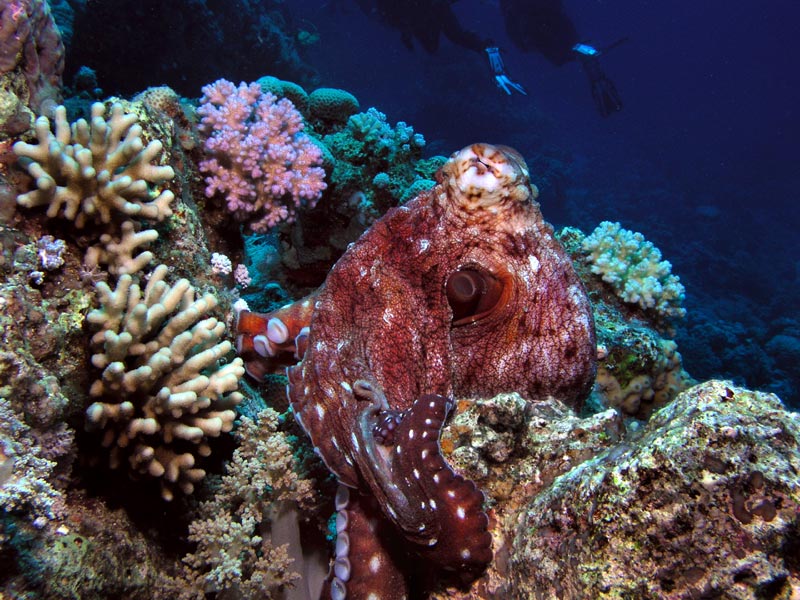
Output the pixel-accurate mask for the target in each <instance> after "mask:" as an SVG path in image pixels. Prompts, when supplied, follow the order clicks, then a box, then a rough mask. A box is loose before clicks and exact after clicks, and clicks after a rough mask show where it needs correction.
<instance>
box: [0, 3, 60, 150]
mask: <svg viewBox="0 0 800 600" xmlns="http://www.w3.org/2000/svg"><path fill="white" fill-rule="evenodd" d="M63 70H64V44H63V43H62V42H61V34H60V33H59V30H58V27H56V24H55V21H53V16H52V14H51V13H50V7H49V5H48V3H47V2H46V1H45V0H2V1H0V124H1V125H0V136H2V137H5V136H11V135H16V134H20V133H23V132H24V131H26V130H27V129H28V127H29V125H30V121H31V118H30V117H31V116H32V112H31V111H33V113H44V114H48V115H51V114H52V112H53V110H54V109H55V107H56V105H57V104H58V103H59V102H60V101H61V74H62V72H63Z"/></svg>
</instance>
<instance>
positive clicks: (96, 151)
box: [14, 102, 175, 228]
mask: <svg viewBox="0 0 800 600" xmlns="http://www.w3.org/2000/svg"><path fill="white" fill-rule="evenodd" d="M105 110H106V109H105V106H104V105H103V104H101V103H99V102H97V103H95V104H93V105H92V116H91V122H90V123H87V122H86V120H84V119H79V120H78V121H76V122H75V123H74V124H73V125H72V126H71V127H70V124H69V122H68V121H67V111H66V108H64V107H63V106H59V107H58V108H56V110H55V119H54V125H55V133H54V132H53V131H51V129H50V120H49V119H48V118H47V117H39V118H38V119H36V125H35V129H36V137H37V139H38V143H37V144H28V143H25V142H17V143H16V144H14V152H15V153H16V154H17V156H19V157H20V163H21V164H22V165H23V166H25V167H26V168H27V169H28V172H29V173H30V174H31V176H32V177H33V178H34V179H35V181H36V187H37V189H35V190H33V191H30V192H28V193H26V194H20V195H19V196H18V197H17V202H18V203H19V204H21V205H22V206H25V207H27V208H32V207H36V206H47V216H48V217H50V218H54V217H56V216H63V217H65V218H67V219H69V220H71V221H74V222H75V226H76V227H78V228H82V227H84V226H85V225H86V224H87V223H95V224H109V223H111V222H112V219H114V218H116V214H115V213H121V214H122V215H125V216H127V217H138V218H143V219H151V220H158V221H160V220H162V219H164V218H165V217H168V216H170V215H171V214H172V209H171V208H170V204H171V203H172V201H173V200H174V195H173V193H172V192H171V191H169V190H164V191H162V192H161V193H159V194H154V193H151V189H150V188H151V186H152V185H158V184H161V183H164V182H165V181H168V180H170V179H172V178H173V177H174V176H175V171H174V170H173V169H172V167H170V166H159V165H155V164H151V163H152V162H153V161H155V159H156V158H157V157H158V155H159V154H160V153H161V150H162V144H161V142H160V141H158V140H153V141H151V142H150V143H149V144H147V146H145V145H144V142H143V141H142V128H141V126H140V125H139V124H138V123H137V121H138V117H137V116H136V115H135V114H131V113H125V111H124V109H123V108H122V105H120V104H114V105H113V106H112V107H111V111H110V114H109V116H108V118H107V119H106V118H105Z"/></svg>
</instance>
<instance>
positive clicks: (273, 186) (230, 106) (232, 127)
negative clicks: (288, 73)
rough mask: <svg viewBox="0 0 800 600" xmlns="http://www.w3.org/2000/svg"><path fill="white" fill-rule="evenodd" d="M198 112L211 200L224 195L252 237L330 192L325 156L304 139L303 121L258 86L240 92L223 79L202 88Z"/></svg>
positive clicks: (291, 108)
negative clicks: (325, 169)
mask: <svg viewBox="0 0 800 600" xmlns="http://www.w3.org/2000/svg"><path fill="white" fill-rule="evenodd" d="M198 112H199V114H200V115H201V116H202V120H201V122H200V130H201V131H202V132H203V133H204V134H205V135H206V136H207V138H206V141H205V145H204V147H205V150H206V152H208V153H210V155H211V157H210V158H208V159H207V160H204V161H202V162H201V163H200V169H201V170H202V171H203V172H205V173H208V176H207V177H206V184H207V187H206V195H207V196H209V197H211V196H213V195H214V194H215V193H217V192H220V193H221V194H223V195H224V196H225V197H226V200H227V203H228V208H229V209H230V210H231V211H233V212H234V214H235V215H236V216H237V217H238V218H240V219H242V220H248V221H249V222H250V227H251V228H252V229H253V231H266V230H267V229H269V228H270V227H273V226H274V225H275V224H277V223H278V222H280V221H293V220H294V218H295V208H296V207H297V206H299V205H300V204H301V202H302V201H303V200H306V201H307V205H308V206H311V207H313V206H314V204H316V202H317V200H319V197H320V195H321V194H322V190H324V189H325V187H326V185H325V181H324V178H325V171H324V170H323V169H322V168H321V167H320V166H319V165H320V164H321V162H322V152H321V151H320V149H319V148H318V147H317V146H316V145H315V144H314V143H313V142H312V141H311V139H310V138H309V137H308V136H307V135H306V134H304V133H302V130H303V117H302V116H301V115H300V113H299V112H298V111H297V109H296V108H295V107H294V105H293V104H292V103H291V102H290V101H289V100H287V99H286V98H284V99H281V100H278V99H277V98H276V97H275V96H274V95H272V94H270V93H268V92H266V93H265V92H262V91H261V87H260V86H259V85H258V84H257V83H251V84H250V85H247V84H245V83H240V84H239V87H238V88H237V87H236V86H235V85H234V84H233V83H231V82H230V81H226V80H224V79H220V80H219V81H216V82H214V83H212V84H210V85H207V86H205V87H204V88H203V98H202V99H201V101H200V108H199V109H198Z"/></svg>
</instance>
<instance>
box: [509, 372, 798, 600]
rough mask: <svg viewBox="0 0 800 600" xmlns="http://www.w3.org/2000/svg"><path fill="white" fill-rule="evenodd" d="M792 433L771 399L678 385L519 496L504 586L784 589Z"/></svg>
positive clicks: (788, 564) (724, 387) (603, 592)
mask: <svg viewBox="0 0 800 600" xmlns="http://www.w3.org/2000/svg"><path fill="white" fill-rule="evenodd" d="M799 440H800V422H798V418H797V415H793V414H791V413H787V412H786V411H785V410H784V409H783V406H782V405H781V403H780V401H779V400H778V399H777V398H776V397H774V396H771V395H768V394H760V393H757V392H750V391H747V390H745V389H742V388H736V387H732V386H730V385H729V384H727V383H726V382H719V381H712V382H708V383H705V384H703V385H701V386H697V387H694V388H691V389H690V390H687V391H686V392H683V393H682V394H681V395H680V396H679V397H678V398H677V399H676V400H675V401H674V402H673V403H672V404H670V405H669V406H667V407H665V408H663V409H661V410H660V411H659V412H657V413H656V414H655V415H653V418H652V419H651V420H650V421H649V422H648V423H647V425H645V427H644V428H643V429H642V430H641V432H639V433H638V434H636V435H632V436H630V439H629V440H627V441H626V443H623V444H620V445H617V446H615V447H613V448H611V449H610V450H608V451H606V452H603V453H600V454H599V455H597V456H595V457H593V458H592V459H591V460H588V461H586V462H584V463H582V464H580V465H577V466H574V467H573V468H572V469H571V470H570V471H569V472H567V473H565V474H564V475H562V476H560V477H558V479H556V480H555V481H554V482H553V484H552V485H551V486H549V488H548V489H546V490H544V491H543V492H542V493H540V494H538V495H536V496H535V497H533V499H531V500H530V501H529V502H528V503H527V505H526V506H522V507H520V512H519V521H518V522H517V523H516V524H515V526H514V530H513V534H512V535H513V538H512V537H509V540H513V541H511V542H510V543H511V547H510V549H509V551H510V553H511V556H510V560H509V567H508V568H509V574H510V577H511V582H512V583H511V585H512V588H513V589H514V597H532V598H539V597H541V598H552V597H569V598H588V597H591V598H620V597H637V598H663V597H666V596H669V597H675V598H684V597H697V596H700V595H702V596H707V597H708V596H724V597H726V598H754V597H762V596H764V595H769V596H770V597H773V598H777V597H784V598H789V597H794V596H796V595H797V594H798V593H800V565H798V562H797V546H798V540H799V539H800V538H798V526H800V486H798V480H797V472H798V469H800V448H799V447H798V441H799ZM509 533H510V532H509Z"/></svg>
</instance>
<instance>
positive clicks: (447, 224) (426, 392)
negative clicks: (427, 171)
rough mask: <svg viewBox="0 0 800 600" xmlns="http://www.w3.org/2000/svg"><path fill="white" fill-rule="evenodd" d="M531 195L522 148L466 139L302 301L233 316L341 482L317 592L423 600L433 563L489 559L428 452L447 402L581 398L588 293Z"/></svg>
mask: <svg viewBox="0 0 800 600" xmlns="http://www.w3.org/2000/svg"><path fill="white" fill-rule="evenodd" d="M537 195H538V190H537V188H536V187H535V186H534V185H532V184H531V182H530V176H529V171H528V167H527V165H526V164H525V161H524V160H523V158H522V157H521V156H520V155H519V154H518V153H517V152H516V151H514V150H513V149H511V148H508V147H503V146H492V145H489V144H473V145H471V146H468V147H466V148H464V149H463V150H461V151H459V152H456V153H455V154H453V155H452V156H451V157H450V158H449V160H448V161H447V162H446V163H445V164H444V166H443V167H442V168H441V169H440V171H439V172H438V173H437V184H436V185H435V186H434V187H433V188H432V189H431V190H429V191H427V192H424V193H422V194H420V195H419V196H417V197H416V198H415V199H413V200H412V201H410V202H408V203H407V204H405V205H403V206H400V207H397V208H394V209H391V210H390V211H389V212H387V213H386V215H384V216H383V217H382V218H381V219H379V220H378V221H376V222H375V223H374V224H373V226H372V227H371V228H370V229H368V230H367V231H366V232H365V233H364V234H363V235H362V236H361V238H360V239H359V240H358V241H356V242H355V243H353V244H351V245H350V247H349V248H348V249H347V251H346V252H345V253H344V255H343V256H342V257H341V258H340V259H339V261H338V262H337V263H336V264H335V265H334V267H333V268H332V270H331V271H330V273H329V274H328V276H327V278H326V280H325V282H324V284H323V285H322V287H321V288H320V289H319V290H317V291H316V292H315V293H313V294H312V295H311V296H308V297H306V298H304V299H302V300H299V301H298V302H296V303H293V304H290V305H287V306H284V307H283V308H280V309H278V310H276V311H274V312H271V313H267V314H258V313H252V312H248V311H246V310H245V311H242V312H240V314H239V316H238V322H237V348H238V351H239V353H240V354H241V355H242V356H243V357H244V359H245V362H246V367H247V371H248V373H250V374H251V375H252V376H254V377H255V378H257V379H262V378H263V377H264V376H265V375H266V374H267V373H270V372H274V371H275V369H276V368H277V367H278V366H279V365H281V364H282V363H283V364H284V365H285V362H286V359H287V358H290V357H291V360H293V361H299V362H297V364H295V365H293V366H290V367H288V369H287V376H288V386H287V393H288V397H289V401H290V404H291V408H292V411H293V413H294V416H295V418H296V420H297V422H298V423H299V425H300V426H301V427H302V429H303V430H304V431H305V432H306V433H307V434H308V437H309V438H310V442H311V444H313V446H314V450H315V452H316V453H317V454H318V455H319V456H320V457H321V459H322V461H323V462H324V463H325V465H326V466H327V467H328V469H330V471H331V472H332V473H333V474H334V475H335V476H336V478H337V479H338V482H339V487H338V491H337V493H336V498H335V506H336V510H337V515H336V533H337V539H336V544H335V556H334V557H333V560H332V565H331V571H330V574H329V577H328V582H327V584H326V588H325V590H324V595H325V596H326V597H328V596H329V597H330V598H332V599H333V600H343V599H345V598H350V599H371V600H378V599H380V600H395V599H400V598H408V597H412V596H419V595H424V593H425V588H426V586H428V585H429V582H430V581H435V577H437V576H438V575H439V574H444V573H443V572H449V573H452V574H453V575H452V576H453V577H459V578H460V580H461V583H469V582H470V581H472V580H474V579H475V578H477V577H478V576H480V575H481V574H482V572H483V571H484V570H485V569H486V567H487V565H488V564H489V563H490V561H491V560H492V555H493V554H492V537H491V535H490V533H489V530H488V517H487V514H486V512H485V511H484V507H483V505H484V496H483V494H482V492H481V491H480V490H479V489H478V488H477V487H476V486H475V484H474V483H473V482H472V481H469V480H467V479H465V478H464V477H462V476H461V475H458V474H457V473H455V472H454V471H453V470H452V469H451V468H450V466H449V465H448V464H447V462H446V460H445V458H444V457H443V455H442V452H441V449H440V446H439V434H440V431H441V429H442V427H443V425H444V423H445V422H446V420H447V418H448V415H449V413H450V412H451V410H452V409H453V404H454V400H455V399H456V398H477V397H491V396H493V395H496V394H499V393H501V392H518V393H519V394H521V395H522V396H524V397H525V398H527V399H531V400H549V399H552V400H553V401H560V402H565V403H567V404H569V405H570V406H573V407H578V406H580V404H581V402H582V401H583V399H584V398H585V397H586V396H587V395H588V393H589V391H590V388H591V385H592V383H593V381H594V376H595V370H596V342H595V333H594V322H593V319H592V312H591V308H590V304H589V300H588V297H587V295H586V292H585V290H584V288H583V286H582V284H581V282H580V281H579V279H578V277H577V276H576V274H575V272H574V270H573V267H572V263H571V261H570V258H569V256H568V255H567V254H566V252H565V251H564V249H563V247H562V246H561V245H560V243H559V242H558V241H557V240H556V238H555V237H554V235H553V229H552V228H551V226H550V225H548V224H547V223H545V221H544V220H543V218H542V214H541V211H540V208H539V204H538V203H537V202H536V197H537ZM430 573H433V575H429V574H430Z"/></svg>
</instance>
